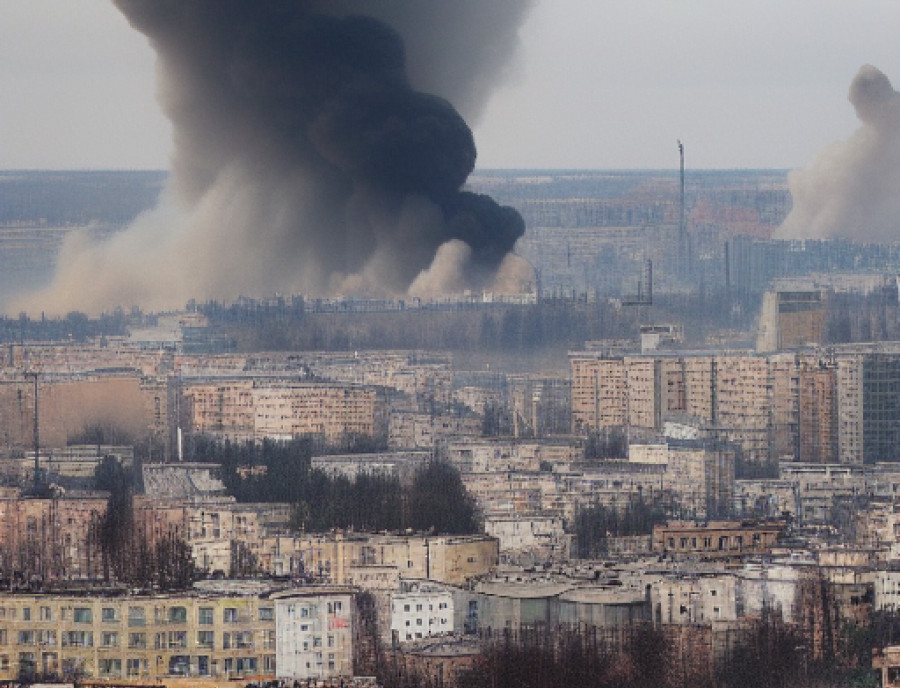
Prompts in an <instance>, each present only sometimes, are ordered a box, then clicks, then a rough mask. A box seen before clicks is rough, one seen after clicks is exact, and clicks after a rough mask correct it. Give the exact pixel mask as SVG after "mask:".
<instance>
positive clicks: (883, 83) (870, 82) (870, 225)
mask: <svg viewBox="0 0 900 688" xmlns="http://www.w3.org/2000/svg"><path fill="white" fill-rule="evenodd" d="M849 98H850V102H851V103H852V104H853V107H854V108H855V109H856V115H857V117H859V119H860V121H861V122H862V126H861V127H860V128H859V129H858V130H857V131H856V132H855V133H854V134H853V135H852V136H851V137H850V138H849V139H847V140H845V141H840V142H837V143H833V144H831V145H830V146H828V147H827V148H825V149H824V150H823V151H821V152H820V153H819V155H818V156H817V157H816V159H815V160H814V161H813V163H812V165H810V167H809V168H807V169H805V170H797V171H794V172H791V173H790V175H789V176H788V184H789V187H790V191H791V195H792V197H793V202H794V205H793V208H792V210H791V212H790V214H789V215H788V216H787V218H785V221H784V223H783V224H782V225H781V227H779V229H778V230H777V231H776V233H775V236H776V237H777V238H807V237H811V238H834V237H844V238H849V239H854V240H857V241H867V242H891V241H897V240H898V239H900V194H898V193H897V190H898V189H900V93H898V92H897V91H895V90H894V88H893V87H892V86H891V82H890V80H888V78H887V77H886V76H885V75H884V74H883V73H882V72H881V71H879V70H878V69H876V68H875V67H873V66H872V65H864V66H863V67H861V68H860V70H859V72H857V74H856V76H855V77H854V79H853V82H852V84H851V85H850V95H849Z"/></svg>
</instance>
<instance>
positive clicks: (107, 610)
mask: <svg viewBox="0 0 900 688" xmlns="http://www.w3.org/2000/svg"><path fill="white" fill-rule="evenodd" d="M100 618H101V620H103V621H105V622H107V623H109V622H112V621H118V620H119V615H118V614H117V613H116V609H115V607H103V609H101V610H100Z"/></svg>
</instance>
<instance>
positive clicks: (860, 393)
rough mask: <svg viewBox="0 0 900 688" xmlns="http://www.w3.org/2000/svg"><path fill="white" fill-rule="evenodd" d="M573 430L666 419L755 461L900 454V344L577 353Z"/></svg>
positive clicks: (636, 429)
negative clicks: (777, 350)
mask: <svg viewBox="0 0 900 688" xmlns="http://www.w3.org/2000/svg"><path fill="white" fill-rule="evenodd" d="M571 367H572V430H573V432H576V433H586V432H595V431H604V430H607V429H610V428H614V427H620V428H625V429H627V430H628V431H630V432H631V433H638V434H640V433H647V432H651V433H657V434H659V433H662V431H663V430H664V426H665V424H666V422H669V421H672V422H678V423H685V424H688V425H693V426H695V427H697V428H699V429H700V430H701V432H702V434H703V435H705V436H707V437H714V438H717V439H721V440H725V441H728V442H730V443H732V444H733V445H736V446H737V447H739V448H740V450H741V453H742V456H743V459H744V460H746V461H751V462H766V461H776V460H780V459H786V458H787V459H792V460H795V461H803V462H809V463H850V464H862V463H876V462H880V461H896V460H900V349H898V350H894V348H892V347H891V346H890V345H884V344H881V345H866V344H854V345H845V346H841V347H835V348H833V349H829V350H827V351H823V350H812V349H811V350H808V351H803V352H791V353H775V354H768V355H765V354H757V353H752V352H726V353H715V354H710V353H696V354H695V353H672V354H661V353H654V354H647V355H635V356H607V355H604V354H600V353H593V352H588V353H574V354H572V355H571Z"/></svg>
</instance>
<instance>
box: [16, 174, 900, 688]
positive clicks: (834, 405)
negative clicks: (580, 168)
mask: <svg viewBox="0 0 900 688" xmlns="http://www.w3.org/2000/svg"><path fill="white" fill-rule="evenodd" d="M98 175H100V173H71V174H68V175H63V177H65V178H64V179H62V180H59V179H57V176H56V175H51V174H49V173H18V172H17V173H15V174H9V175H0V182H2V183H3V184H4V188H5V189H6V190H7V191H6V193H7V197H8V198H9V199H12V200H13V201H15V202H11V203H8V204H6V205H4V207H3V208H2V209H0V293H2V294H3V295H6V294H8V293H11V292H12V291H14V290H15V289H16V288H32V287H34V286H39V285H40V284H42V283H44V282H45V281H46V278H47V275H48V274H49V272H50V271H51V270H52V266H53V263H54V261H55V259H56V255H57V252H58V250H59V246H60V245H61V242H62V241H63V237H64V236H65V235H66V234H67V233H68V232H70V231H71V230H72V229H73V228H74V227H78V226H82V225H85V224H86V223H87V222H91V223H93V224H92V227H93V228H94V230H95V231H97V232H101V233H102V232H106V233H113V232H115V231H118V230H119V229H121V227H122V226H124V225H125V224H127V222H128V221H129V220H130V218H131V217H133V216H134V214H136V213H137V212H138V211H140V210H141V209H143V208H144V207H147V206H149V205H151V204H152V202H153V200H154V199H155V197H156V194H157V193H158V189H159V188H160V186H161V185H162V183H163V177H164V175H161V174H150V173H121V174H119V173H108V174H106V173H104V174H102V175H100V176H98ZM101 177H102V179H101ZM107 177H109V179H107ZM98 179H100V181H102V182H103V183H97V180H98ZM117 181H118V182H122V183H125V182H127V183H128V184H131V185H133V186H134V187H135V188H134V189H132V190H131V191H128V189H127V188H125V187H122V188H123V189H124V190H123V191H122V192H121V193H119V192H116V195H117V197H116V198H115V199H114V200H115V201H116V203H112V202H111V201H110V200H109V199H106V198H99V197H97V198H95V196H96V195H97V194H101V192H102V193H103V194H109V193H113V191H114V189H118V188H120V187H118V186H115V185H114V184H113V182H117ZM688 181H689V184H688V189H687V196H686V197H685V196H684V195H683V194H682V199H681V203H680V206H679V203H678V202H676V201H675V200H674V199H677V188H678V186H677V177H675V176H674V175H672V174H666V173H661V174H651V173H646V174H644V173H641V174H638V173H619V174H614V173H596V174H590V173H572V174H561V173H560V174H556V173H553V174H550V173H546V174H545V173H522V174H521V175H519V176H516V175H512V176H511V175H510V174H504V173H488V172H485V173H481V174H479V175H477V176H475V177H473V178H472V180H470V182H471V184H472V186H473V188H474V189H476V190H482V191H483V190H487V191H490V192H491V193H492V194H493V195H494V196H495V197H497V198H498V199H500V200H501V201H503V202H504V203H509V204H510V205H513V206H515V207H516V208H517V209H518V210H519V211H520V212H521V213H522V215H523V217H525V219H526V222H527V225H528V228H529V229H528V231H527V233H526V235H525V237H523V238H522V239H521V240H520V243H519V245H518V246H517V251H518V252H519V253H520V255H522V256H523V257H524V258H525V259H527V260H528V261H529V262H530V263H531V265H532V266H533V267H534V280H533V282H532V283H531V284H527V285H522V288H521V289H520V290H519V292H518V293H514V294H497V293H489V292H486V293H475V294H472V293H469V294H464V295H458V296H453V297H446V298H442V299H440V300H436V301H431V302H425V301H421V300H419V299H413V298H405V299H398V300H393V301H392V300H374V299H350V298H341V297H335V298H327V299H326V298H303V297H300V296H275V297H271V298H256V299H250V298H242V299H238V300H236V301H234V302H231V303H225V302H218V303H217V302H208V303H199V304H198V303H190V304H188V306H187V308H186V309H185V310H184V311H183V312H178V313H158V314H144V313H142V312H140V311H139V310H137V309H134V310H132V311H130V312H127V311H123V310H119V311H116V312H115V313H110V314H105V315H104V316H102V317H100V318H98V319H96V320H90V319H88V318H87V317H86V316H84V315H82V314H79V313H70V314H69V315H68V316H66V317H65V318H60V319H56V320H54V319H45V318H43V317H41V318H40V320H38V319H30V318H29V317H28V316H27V315H25V314H23V315H22V316H20V317H19V318H18V319H13V318H0V684H5V685H15V684H18V683H34V682H47V683H49V682H64V683H67V684H69V685H75V684H77V685H81V686H88V685H90V686H94V685H106V686H116V685H118V686H125V685H129V686H131V685H153V686H179V685H180V686H191V687H193V686H201V687H202V686H210V687H212V686H224V685H228V686H235V685H240V686H245V685H257V686H258V685H281V686H293V685H304V686H311V685H319V686H350V685H357V686H367V687H368V686H372V687H374V686H384V687H385V688H392V687H393V686H398V687H399V686H403V687H406V688H412V687H414V686H435V687H438V686H440V687H446V688H456V687H458V688H475V687H476V686H488V685H490V686H504V685H510V686H512V685H515V686H534V688H538V687H543V686H562V685H594V686H603V687H605V686H610V687H612V686H631V687H633V688H643V687H644V686H649V685H654V686H660V687H665V688H683V687H687V686H691V687H693V686H709V687H710V688H712V687H713V686H728V687H729V688H743V687H744V686H747V687H748V688H749V686H764V685H766V686H770V685H795V686H804V685H810V686H811V685H817V686H822V685H832V686H845V685H855V686H861V687H862V686H876V685H879V684H882V685H891V684H895V683H898V682H900V646H898V645H897V643H898V641H900V615H898V614H900V609H898V606H900V509H898V508H897V493H898V490H900V299H898V282H897V278H896V275H897V274H900V253H898V252H897V250H896V246H894V245H876V244H865V245H864V244H854V243H852V242H849V241H846V240H827V241H799V240H779V241H776V240H771V239H769V238H768V237H769V236H770V235H771V233H772V231H773V229H774V228H775V227H777V226H778V225H779V223H780V222H781V220H783V219H784V216H785V214H786V213H787V212H788V210H789V208H790V196H789V194H788V192H787V189H786V184H785V176H784V174H783V173H770V172H752V171H751V172H740V173H716V172H709V173H700V172H698V173H696V174H693V175H691V177H690V178H689V180H688ZM70 184H76V185H77V184H80V185H81V186H80V187H78V188H79V191H78V193H70V192H69V186H67V185H70ZM128 188H130V187H128ZM38 191H40V193H38ZM73 199H81V201H79V202H81V203H83V204H84V207H81V206H79V205H77V203H75V201H73ZM129 204H130V205H129ZM685 206H686V207H685ZM98 208H99V209H100V210H99V211H98V210H97V209H98ZM104 208H115V209H116V213H112V212H111V211H106V210H103V209H104ZM501 679H502V680H501Z"/></svg>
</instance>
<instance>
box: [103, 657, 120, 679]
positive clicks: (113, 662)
mask: <svg viewBox="0 0 900 688" xmlns="http://www.w3.org/2000/svg"><path fill="white" fill-rule="evenodd" d="M98 666H99V668H100V675H101V676H121V675H122V660H121V659H117V658H116V659H113V658H103V657H101V658H100V661H99V665H98Z"/></svg>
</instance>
